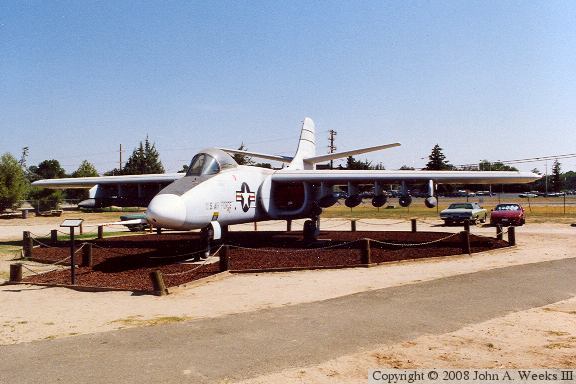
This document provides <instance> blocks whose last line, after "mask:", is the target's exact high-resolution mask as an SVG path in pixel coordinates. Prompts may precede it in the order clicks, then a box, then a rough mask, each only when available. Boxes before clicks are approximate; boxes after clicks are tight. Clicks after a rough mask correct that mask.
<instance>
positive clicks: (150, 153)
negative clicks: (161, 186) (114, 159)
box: [112, 136, 164, 175]
mask: <svg viewBox="0 0 576 384" xmlns="http://www.w3.org/2000/svg"><path fill="white" fill-rule="evenodd" d="M114 171H115V170H114ZM114 171H112V172H114ZM148 173H164V166H163V165H162V163H161V162H160V155H159V154H158V151H157V150H156V146H155V145H154V144H151V143H150V140H149V139H148V136H146V140H145V141H144V144H142V142H140V146H139V147H138V148H137V149H135V150H134V151H133V152H132V155H130V157H129V158H128V161H127V162H126V165H125V166H124V169H123V170H122V171H121V172H118V173H116V174H123V175H144V174H148Z"/></svg>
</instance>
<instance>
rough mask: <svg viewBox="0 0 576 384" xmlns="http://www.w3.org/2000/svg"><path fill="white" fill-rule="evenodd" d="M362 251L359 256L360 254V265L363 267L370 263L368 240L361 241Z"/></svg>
mask: <svg viewBox="0 0 576 384" xmlns="http://www.w3.org/2000/svg"><path fill="white" fill-rule="evenodd" d="M361 244H362V250H361V254H360V263H362V264H365V265H369V264H371V263H372V257H371V256H372V255H371V251H370V240H369V239H363V240H362V243H361Z"/></svg>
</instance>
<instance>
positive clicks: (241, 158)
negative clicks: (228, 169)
mask: <svg viewBox="0 0 576 384" xmlns="http://www.w3.org/2000/svg"><path fill="white" fill-rule="evenodd" d="M247 149H248V148H246V146H245V145H244V143H242V144H240V146H239V147H238V150H239V151H245V150H247ZM232 157H233V158H234V161H236V162H237V163H238V165H252V164H254V161H252V158H251V157H250V156H246V155H243V154H241V153H235V154H234V156H232Z"/></svg>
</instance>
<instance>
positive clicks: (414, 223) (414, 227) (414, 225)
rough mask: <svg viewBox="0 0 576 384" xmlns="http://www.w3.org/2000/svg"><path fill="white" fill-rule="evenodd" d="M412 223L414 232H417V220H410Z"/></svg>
mask: <svg viewBox="0 0 576 384" xmlns="http://www.w3.org/2000/svg"><path fill="white" fill-rule="evenodd" d="M410 222H411V223H412V232H416V219H410Z"/></svg>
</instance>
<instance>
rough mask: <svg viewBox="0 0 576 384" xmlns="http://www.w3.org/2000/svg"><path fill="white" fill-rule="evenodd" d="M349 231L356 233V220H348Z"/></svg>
mask: <svg viewBox="0 0 576 384" xmlns="http://www.w3.org/2000/svg"><path fill="white" fill-rule="evenodd" d="M350 230H351V231H352V232H356V220H354V219H352V220H350Z"/></svg>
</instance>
